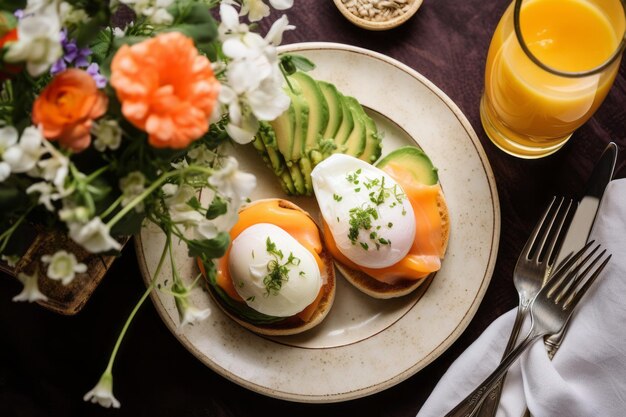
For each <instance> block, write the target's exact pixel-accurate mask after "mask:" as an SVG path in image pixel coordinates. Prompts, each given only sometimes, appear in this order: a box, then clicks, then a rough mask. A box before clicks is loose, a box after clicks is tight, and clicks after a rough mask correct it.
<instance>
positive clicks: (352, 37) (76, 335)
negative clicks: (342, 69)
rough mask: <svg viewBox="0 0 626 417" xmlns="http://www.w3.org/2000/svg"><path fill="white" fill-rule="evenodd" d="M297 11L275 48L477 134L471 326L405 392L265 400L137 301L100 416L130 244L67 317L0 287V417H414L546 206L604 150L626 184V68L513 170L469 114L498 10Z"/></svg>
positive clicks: (132, 291) (577, 189)
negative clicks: (321, 47)
mask: <svg viewBox="0 0 626 417" xmlns="http://www.w3.org/2000/svg"><path fill="white" fill-rule="evenodd" d="M295 3H296V4H295V6H294V8H293V9H291V10H289V11H288V13H287V14H288V16H289V20H290V22H291V23H293V24H295V25H296V26H297V29H296V30H295V31H291V32H288V33H286V35H285V39H284V43H295V42H304V41H331V42H340V43H345V44H351V45H356V46H360V47H364V48H368V49H372V50H375V51H378V52H381V53H383V54H386V55H389V56H391V57H393V58H396V59H398V60H399V61H401V62H403V63H405V64H407V65H409V66H410V67H412V68H414V69H415V70H417V71H418V72H420V73H421V74H423V75H424V76H426V77H427V78H428V79H430V80H431V81H432V82H433V83H434V84H436V85H437V86H438V87H439V88H441V89H442V90H443V91H444V92H445V93H446V94H447V95H448V96H449V97H450V98H451V99H452V100H453V101H454V102H455V103H457V105H458V106H459V107H460V108H461V110H462V111H463V112H464V113H465V115H466V116H467V118H468V119H469V121H470V122H471V124H472V126H473V127H474V129H475V130H476V132H477V134H478V137H479V138H480V140H481V142H482V145H483V147H484V149H485V151H486V153H487V155H488V158H489V161H490V163H491V166H492V169H493V171H494V174H495V178H496V182H497V187H498V194H499V198H500V205H501V218H502V223H501V240H500V246H499V255H498V261H497V263H496V267H495V272H494V275H493V279H492V281H491V284H490V286H489V289H488V291H487V293H486V295H485V298H484V301H483V302H482V304H481V306H480V308H479V310H478V312H477V313H476V315H475V317H474V319H473V320H472V322H471V323H470V325H469V327H468V328H467V329H466V331H465V332H464V333H463V334H462V336H461V337H460V338H459V339H458V340H457V341H456V343H454V345H453V346H452V347H451V348H450V349H448V350H447V351H446V352H445V353H444V354H443V355H442V356H440V357H439V358H438V359H437V360H436V361H434V362H433V363H432V364H430V365H429V366H428V367H426V368H425V369H424V370H422V371H420V372H419V373H417V374H416V375H414V376H413V377H411V378H409V379H408V380H406V381H404V382H402V383H400V384H398V385H396V386H394V387H392V388H389V389H387V390H386V391H383V392H381V393H377V394H374V395H371V396H369V397H365V398H361V399H357V400H352V401H348V402H343V403H333V404H318V405H313V404H301V403H292V402H287V401H282V400H277V399H273V398H268V397H264V396H262V395H259V394H256V393H253V392H251V391H248V390H247V389H244V388H242V387H240V386H238V385H236V384H234V383H232V382H230V381H228V380H226V379H225V378H223V377H221V376H220V375H218V374H216V373H214V372H212V371H211V370H210V369H208V368H207V367H205V366H204V365H203V364H201V363H200V362H199V361H198V360H197V359H195V358H194V357H193V356H192V355H191V354H190V353H189V352H188V351H187V350H186V349H185V348H184V347H183V346H182V345H181V344H180V343H179V342H178V341H177V339H176V338H175V337H174V336H173V335H172V334H171V333H170V332H169V331H168V330H167V328H166V327H165V325H164V324H163V323H162V322H161V319H160V318H159V316H158V315H157V313H156V311H155V309H154V307H153V306H152V304H151V303H146V304H145V305H144V306H143V308H142V309H141V310H140V312H139V314H138V316H137V317H136V319H135V321H134V323H133V324H132V327H131V328H130V331H129V333H128V335H127V337H126V340H125V341H124V343H123V345H122V348H121V350H120V352H119V355H118V359H117V362H116V365H115V369H114V376H115V384H114V390H115V395H116V397H117V398H118V399H119V400H120V401H121V403H122V408H121V409H119V410H115V411H113V410H105V409H102V408H100V407H98V406H95V405H92V404H87V403H84V402H83V401H82V396H83V394H84V393H85V392H86V391H88V390H89V389H91V388H92V386H93V385H94V384H95V383H96V381H97V379H98V377H99V375H100V373H101V372H102V370H103V369H104V367H105V365H106V361H107V359H108V354H109V352H110V350H111V348H112V345H113V343H114V341H115V338H116V336H117V333H118V331H119V329H120V327H121V325H122V324H123V322H124V320H125V318H126V316H127V315H128V313H129V312H130V310H131V309H132V307H133V305H134V304H135V302H136V300H137V299H138V298H139V297H140V295H141V293H142V292H143V291H144V289H145V286H144V284H143V281H142V279H141V276H140V272H139V269H138V266H137V261H136V257H135V251H134V248H133V246H132V245H128V246H127V247H126V248H125V249H124V251H123V253H122V255H121V257H120V258H119V259H118V260H117V261H116V262H115V263H114V265H113V267H112V269H111V270H110V271H109V273H108V275H107V276H106V278H105V279H104V281H103V282H102V284H101V285H100V287H99V288H98V289H97V290H96V292H95V294H94V295H93V297H92V299H91V300H90V301H89V302H88V304H87V306H86V307H85V308H84V309H83V311H82V312H81V313H79V314H78V315H76V316H73V317H63V316H59V315H56V314H54V313H51V312H48V311H46V310H44V309H42V308H41V307H39V306H37V305H34V304H33V305H29V304H24V303H13V302H11V298H12V297H13V296H14V295H15V294H16V293H18V292H19V290H20V285H19V284H18V283H17V282H16V281H15V280H13V279H12V278H9V277H7V276H0V416H3V417H14V416H55V417H56V416H68V417H70V416H71V417H84V416H101V415H102V416H104V415H115V416H133V417H139V416H152V417H157V416H177V417H178V416H233V417H235V416H252V415H258V414H259V413H262V414H264V415H273V416H294V415H299V416H319V415H323V416H343V415H362V416H402V417H405V416H406V417H408V416H414V415H415V414H416V413H417V411H418V410H419V409H420V407H421V405H422V404H423V403H424V401H425V400H426V398H427V397H428V395H429V394H430V392H431V391H432V389H433V387H434V386H435V385H436V384H437V381H438V380H439V378H440V377H441V375H442V374H443V373H444V372H445V370H446V369H447V367H448V366H449V365H450V364H451V363H452V362H453V361H454V359H455V358H456V357H457V356H458V355H459V354H460V353H461V352H462V351H463V350H464V349H465V348H466V347H467V346H468V345H469V344H470V343H472V342H473V341H474V340H475V339H476V338H477V337H478V335H480V333H481V332H482V331H483V330H484V329H485V328H486V327H487V326H488V325H489V324H490V323H491V322H492V321H493V320H494V319H495V318H496V317H498V316H499V315H501V314H502V313H504V312H505V311H507V310H509V309H511V308H513V307H514V306H515V305H516V303H517V298H516V297H517V296H516V292H515V290H514V288H513V284H512V278H511V273H512V270H513V266H514V264H515V260H516V257H517V254H518V253H519V251H520V250H521V248H522V246H523V244H524V242H525V240H526V237H527V236H528V234H529V232H530V230H531V228H532V226H533V224H534V223H535V221H536V220H537V218H538V216H539V214H540V212H541V211H542V210H543V208H544V206H545V204H546V202H547V201H548V200H549V198H550V196H552V195H555V194H563V195H567V196H574V197H576V196H579V195H580V193H581V192H582V190H583V188H584V183H585V180H586V179H587V177H588V175H589V173H590V171H591V168H592V165H593V163H594V162H595V161H596V160H597V158H598V157H599V155H600V153H601V152H602V150H603V149H604V147H605V146H606V144H607V143H608V142H609V141H611V140H613V141H615V142H616V143H617V144H618V145H619V148H620V151H621V154H620V157H619V160H618V167H617V170H616V175H615V176H616V177H617V178H620V177H624V176H626V163H625V157H624V155H626V153H625V152H626V149H625V148H626V133H625V127H626V105H625V104H626V71H625V70H624V64H622V67H621V68H620V73H619V75H618V77H617V79H616V81H615V85H614V87H613V89H612V90H611V92H610V94H609V96H608V97H607V99H606V101H605V102H604V104H603V105H602V106H601V107H600V109H599V111H598V112H597V113H596V115H595V116H594V117H593V118H592V119H591V120H590V121H589V122H587V123H586V125H585V126H583V127H582V128H581V129H579V130H578V131H577V132H576V133H575V134H574V136H573V137H572V139H571V140H570V142H569V143H568V144H567V145H566V146H565V147H564V148H563V149H562V150H560V151H559V152H558V153H556V154H555V155H553V156H550V157H547V158H544V159H541V160H536V161H528V160H521V159H516V158H513V157H510V156H508V155H506V154H504V153H502V152H501V151H499V150H498V149H497V148H495V147H494V146H493V145H492V144H491V143H490V142H489V140H488V139H487V137H486V136H485V134H484V132H483V130H482V127H481V124H480V118H479V112H478V103H479V99H480V95H481V91H482V88H483V72H484V63H485V57H486V53H487V48H488V45H489V40H490V37H491V34H492V33H493V30H494V29H495V25H496V23H497V21H498V19H499V17H500V15H501V14H502V12H503V11H504V9H505V8H506V7H507V4H508V2H507V1H506V0H494V1H482V0H463V1H453V0H425V1H424V4H423V5H422V7H421V8H420V10H418V12H417V14H416V15H415V16H414V17H413V18H412V19H411V20H409V21H408V22H407V23H405V24H404V25H403V26H401V27H400V28H398V29H394V30H391V31H386V32H369V31H366V30H363V29H359V28H357V27H355V26H352V25H351V24H350V23H349V22H348V21H347V20H346V19H345V18H344V17H343V16H341V14H340V13H339V12H338V11H337V9H336V8H335V6H334V4H333V2H332V1H331V0H324V1H322V0H315V1H313V0H296V1H295ZM265 28H267V25H266V26H265ZM625 232H626V231H625ZM381 354H382V355H384V354H385V352H381Z"/></svg>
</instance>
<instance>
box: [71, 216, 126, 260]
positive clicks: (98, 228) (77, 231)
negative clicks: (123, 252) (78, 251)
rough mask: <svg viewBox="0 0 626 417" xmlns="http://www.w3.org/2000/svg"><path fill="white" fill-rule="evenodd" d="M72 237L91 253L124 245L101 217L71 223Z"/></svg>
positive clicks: (117, 248)
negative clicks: (113, 235) (85, 221)
mask: <svg viewBox="0 0 626 417" xmlns="http://www.w3.org/2000/svg"><path fill="white" fill-rule="evenodd" d="M68 228H69V229H70V233H69V235H70V238H72V240H74V241H75V242H76V243H78V244H79V245H81V246H82V247H84V248H85V249H87V250H88V251H89V252H91V253H99V252H106V251H109V250H120V249H122V245H120V243H119V242H118V241H117V240H115V239H113V238H112V237H111V234H110V230H109V227H108V226H107V225H105V224H104V223H103V222H102V220H101V219H100V217H94V218H93V219H91V221H89V223H86V224H81V223H70V224H69V225H68Z"/></svg>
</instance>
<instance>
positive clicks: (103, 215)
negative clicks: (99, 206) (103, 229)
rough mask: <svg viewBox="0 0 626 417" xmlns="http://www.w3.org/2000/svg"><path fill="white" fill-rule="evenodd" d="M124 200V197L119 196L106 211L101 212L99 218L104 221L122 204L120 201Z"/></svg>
mask: <svg viewBox="0 0 626 417" xmlns="http://www.w3.org/2000/svg"><path fill="white" fill-rule="evenodd" d="M123 199H124V196H119V197H118V199H117V200H115V201H114V202H113V203H112V204H111V205H110V206H109V208H108V209H106V210H105V211H103V212H102V213H100V218H101V219H104V218H106V217H107V216H108V215H109V214H111V213H113V211H114V210H115V209H116V208H117V206H119V205H120V203H121V202H122V200H123Z"/></svg>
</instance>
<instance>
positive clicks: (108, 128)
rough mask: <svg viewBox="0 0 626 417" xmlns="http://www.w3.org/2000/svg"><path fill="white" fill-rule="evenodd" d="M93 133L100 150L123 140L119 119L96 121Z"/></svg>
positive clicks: (118, 143) (115, 145) (113, 148)
mask: <svg viewBox="0 0 626 417" xmlns="http://www.w3.org/2000/svg"><path fill="white" fill-rule="evenodd" d="M116 29H118V28H116ZM91 133H93V135H94V136H95V137H96V140H95V141H94V142H93V146H94V148H96V149H97V150H98V151H100V152H103V151H105V150H106V149H107V148H109V149H112V150H116V149H118V148H119V147H120V143H121V142H122V129H121V128H120V125H119V123H117V120H114V119H108V120H104V119H102V120H99V121H97V122H95V123H94V124H93V127H92V128H91Z"/></svg>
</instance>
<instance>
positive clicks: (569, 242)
mask: <svg viewBox="0 0 626 417" xmlns="http://www.w3.org/2000/svg"><path fill="white" fill-rule="evenodd" d="M616 161H617V145H616V144H615V143H614V142H611V143H609V144H608V146H607V147H606V148H605V149H604V152H603V153H602V155H601V156H600V159H599V160H598V162H597V163H596V165H595V167H594V169H593V171H592V172H591V175H590V176H589V179H588V180H587V188H586V190H585V194H584V196H583V198H582V199H581V200H580V203H579V204H578V207H577V208H576V212H575V213H574V217H573V218H572V221H571V223H570V225H569V228H568V230H567V234H566V235H565V239H564V240H563V244H562V245H561V249H560V250H559V253H558V255H557V258H556V264H558V263H560V262H561V261H562V260H563V259H565V258H566V257H567V256H568V255H569V254H570V253H572V252H576V251H577V250H579V249H580V248H581V247H583V246H584V245H585V243H587V239H588V238H589V233H590V232H591V227H592V226H593V222H594V220H595V218H596V213H597V211H598V207H599V206H600V201H601V200H602V195H603V194H604V189H605V188H606V186H607V184H608V183H609V181H611V178H612V177H613V170H614V169H615V162H616Z"/></svg>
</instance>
